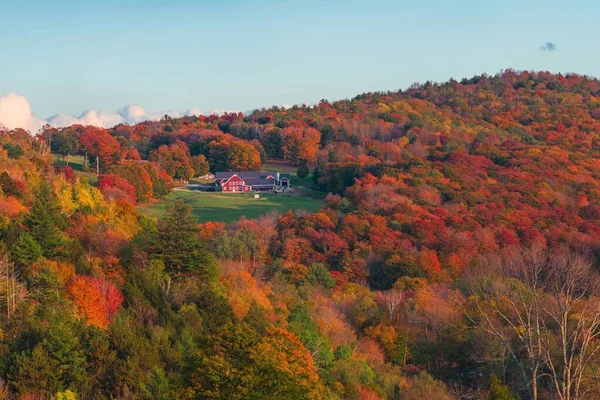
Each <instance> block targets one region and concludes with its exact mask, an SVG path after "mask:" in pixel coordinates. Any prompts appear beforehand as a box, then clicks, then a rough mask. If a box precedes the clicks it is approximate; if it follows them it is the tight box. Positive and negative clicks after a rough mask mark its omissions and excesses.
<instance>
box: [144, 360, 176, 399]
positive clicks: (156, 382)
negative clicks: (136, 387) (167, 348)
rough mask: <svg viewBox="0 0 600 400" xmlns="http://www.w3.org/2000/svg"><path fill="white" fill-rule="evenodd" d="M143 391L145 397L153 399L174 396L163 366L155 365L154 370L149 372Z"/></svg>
mask: <svg viewBox="0 0 600 400" xmlns="http://www.w3.org/2000/svg"><path fill="white" fill-rule="evenodd" d="M142 393H143V395H144V398H146V399H152V400H169V399H171V398H173V396H171V389H170V385H169V380H168V379H167V376H166V374H165V371H164V370H163V369H162V368H161V367H159V366H154V368H152V371H150V372H149V373H148V376H147V377H146V382H145V383H142Z"/></svg>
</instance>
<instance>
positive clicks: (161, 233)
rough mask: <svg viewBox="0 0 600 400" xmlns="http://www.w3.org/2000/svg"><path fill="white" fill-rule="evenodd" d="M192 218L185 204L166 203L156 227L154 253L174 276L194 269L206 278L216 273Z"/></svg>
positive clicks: (212, 261) (214, 265) (180, 202)
mask: <svg viewBox="0 0 600 400" xmlns="http://www.w3.org/2000/svg"><path fill="white" fill-rule="evenodd" d="M197 234H198V228H197V226H196V221H195V220H194V218H193V217H192V215H191V209H190V207H189V206H186V205H184V204H183V202H182V201H176V202H174V203H173V204H170V205H168V206H167V213H166V215H165V217H164V218H163V219H162V221H160V224H159V226H158V235H157V241H156V243H155V245H154V253H155V254H156V255H157V256H158V257H159V258H160V259H161V260H162V261H163V263H164V264H165V268H166V270H167V271H169V272H171V273H174V274H175V275H181V274H182V273H184V272H189V271H197V272H200V273H202V274H204V275H206V276H207V277H210V276H214V275H215V274H216V261H215V257H214V255H213V254H211V253H210V252H209V251H208V250H207V249H206V246H205V245H203V244H202V242H200V240H199V239H198V236H197Z"/></svg>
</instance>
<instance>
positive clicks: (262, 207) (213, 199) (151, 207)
mask: <svg viewBox="0 0 600 400" xmlns="http://www.w3.org/2000/svg"><path fill="white" fill-rule="evenodd" d="M313 195H314V193H313ZM314 197H315V198H311V197H299V196H293V195H282V194H273V193H265V194H262V193H261V194H260V199H255V198H254V195H253V194H223V193H218V192H217V193H211V192H192V191H187V190H177V191H173V192H171V193H169V195H168V196H167V198H166V199H165V200H163V201H160V202H158V203H154V204H148V205H141V206H138V210H139V211H140V212H141V213H142V214H145V215H149V216H153V217H156V218H160V217H161V216H162V215H163V214H164V212H165V208H166V206H167V204H169V203H170V202H173V201H175V200H183V202H184V203H185V204H187V205H189V206H190V207H191V208H192V214H193V215H194V216H195V217H196V218H197V219H198V222H207V221H221V222H231V221H236V220H238V219H239V218H240V217H242V216H244V217H246V218H256V217H259V216H260V215H263V214H266V213H269V212H272V211H275V212H277V213H284V212H286V211H288V210H292V211H296V210H305V211H309V212H315V211H317V210H319V208H320V207H321V204H322V203H323V200H322V199H321V198H319V196H314Z"/></svg>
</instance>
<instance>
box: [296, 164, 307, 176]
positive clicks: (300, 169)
mask: <svg viewBox="0 0 600 400" xmlns="http://www.w3.org/2000/svg"><path fill="white" fill-rule="evenodd" d="M309 173H310V170H309V169H308V166H307V165H306V162H303V163H302V165H300V167H298V171H296V175H298V178H301V179H303V178H306V177H307V176H308V174H309Z"/></svg>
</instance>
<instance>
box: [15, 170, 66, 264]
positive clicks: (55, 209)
mask: <svg viewBox="0 0 600 400" xmlns="http://www.w3.org/2000/svg"><path fill="white" fill-rule="evenodd" d="M25 223H26V225H27V227H28V228H29V231H30V233H31V236H32V237H33V238H34V239H35V240H36V241H37V243H38V244H39V245H40V247H41V248H42V254H43V255H44V256H45V257H56V256H58V255H60V253H61V252H62V251H63V249H64V246H65V245H66V244H67V236H66V235H65V233H64V232H63V231H62V230H61V229H62V228H64V227H65V225H66V219H65V216H64V215H63V214H62V213H61V209H60V204H59V202H58V197H57V196H56V195H55V194H54V192H53V191H52V187H51V186H50V184H48V183H45V182H44V183H42V184H41V185H40V186H39V188H38V189H37V191H36V193H35V201H34V202H33V206H32V207H31V210H30V214H29V216H28V217H27V219H26V221H25Z"/></svg>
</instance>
